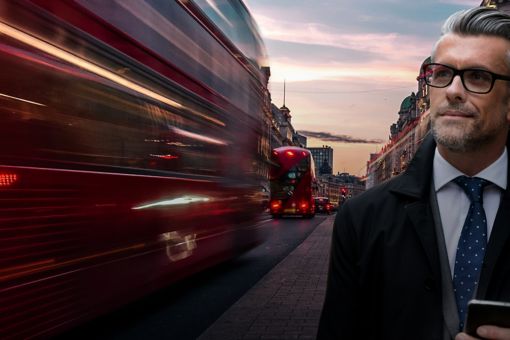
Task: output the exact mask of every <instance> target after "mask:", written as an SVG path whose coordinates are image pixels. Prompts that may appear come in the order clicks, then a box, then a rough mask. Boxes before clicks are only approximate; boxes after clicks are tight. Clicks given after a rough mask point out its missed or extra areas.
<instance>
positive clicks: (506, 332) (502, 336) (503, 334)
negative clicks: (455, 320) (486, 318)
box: [455, 326, 510, 340]
mask: <svg viewBox="0 0 510 340" xmlns="http://www.w3.org/2000/svg"><path fill="white" fill-rule="evenodd" d="M476 333H477V334H478V335H479V336H481V337H482V338H484V339H492V340H510V328H502V327H496V326H480V327H478V328H477V329H476ZM476 339H478V338H473V337H472V336H469V335H467V334H466V333H459V334H457V336H456V337H455V340H476Z"/></svg>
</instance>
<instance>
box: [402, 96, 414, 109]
mask: <svg viewBox="0 0 510 340" xmlns="http://www.w3.org/2000/svg"><path fill="white" fill-rule="evenodd" d="M412 98H413V96H407V97H406V98H405V99H404V100H403V101H402V104H400V111H408V110H409V109H410V108H411V107H412V106H413V100H412Z"/></svg>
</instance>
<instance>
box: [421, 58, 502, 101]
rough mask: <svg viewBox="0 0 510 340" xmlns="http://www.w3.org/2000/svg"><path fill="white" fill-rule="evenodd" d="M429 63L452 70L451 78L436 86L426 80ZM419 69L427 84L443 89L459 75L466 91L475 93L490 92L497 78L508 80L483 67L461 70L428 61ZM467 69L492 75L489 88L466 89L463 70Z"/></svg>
mask: <svg viewBox="0 0 510 340" xmlns="http://www.w3.org/2000/svg"><path fill="white" fill-rule="evenodd" d="M431 65H439V66H442V67H445V68H447V69H449V70H451V71H453V75H452V78H451V79H450V81H449V82H448V83H447V84H445V85H444V86H437V85H432V84H430V83H429V82H428V80H427V76H426V73H425V70H426V68H427V67H429V66H431ZM421 71H422V76H421V78H422V79H423V80H424V81H425V83H426V84H427V85H429V86H432V87H435V88H440V89H443V88H445V87H448V86H450V85H451V84H452V82H453V79H455V77H456V76H459V77H460V80H461V81H462V86H464V89H466V91H468V92H472V93H477V94H487V93H489V92H491V91H492V89H493V88H494V83H495V82H496V80H498V79H500V80H505V81H510V76H505V75H502V74H497V73H494V72H491V71H488V70H485V69H481V68H465V69H462V70H458V69H456V68H454V67H451V66H448V65H444V64H440V63H428V64H425V65H423V66H422V68H421ZM467 71H481V72H485V73H488V74H490V75H491V77H492V83H491V86H490V87H489V89H488V90H487V91H485V92H479V91H472V90H470V89H468V88H467V86H466V84H465V83H464V72H467Z"/></svg>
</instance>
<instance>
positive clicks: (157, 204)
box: [132, 196, 210, 210]
mask: <svg viewBox="0 0 510 340" xmlns="http://www.w3.org/2000/svg"><path fill="white" fill-rule="evenodd" d="M209 200H210V199H209V198H207V197H193V196H184V197H179V198H174V199H172V200H165V201H159V202H155V203H149V204H145V205H141V206H138V207H134V208H132V209H133V210H138V209H147V208H152V207H160V206H165V205H181V204H190V203H195V202H208V201H209Z"/></svg>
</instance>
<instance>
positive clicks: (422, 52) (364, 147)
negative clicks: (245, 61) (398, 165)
mask: <svg viewBox="0 0 510 340" xmlns="http://www.w3.org/2000/svg"><path fill="white" fill-rule="evenodd" d="M244 2H245V4H246V5H247V7H248V8H249V10H250V12H251V13H252V15H253V17H254V18H255V21H256V22H257V24H258V26H259V29H260V31H261V33H262V38H263V40H264V43H265V45H266V49H267V52H268V56H269V66H270V67H271V78H270V81H269V90H270V92H271V97H272V101H273V103H274V104H275V105H276V106H278V107H281V106H282V105H283V92H284V91H283V88H284V86H283V83H284V81H285V83H286V86H285V87H286V91H285V93H286V95H285V106H287V107H288V108H289V109H290V110H291V116H292V125H293V126H294V128H295V129H296V130H297V131H298V132H301V133H302V134H305V135H307V136H308V147H314V146H322V145H329V146H331V147H333V149H334V155H333V158H334V163H333V171H334V173H337V172H348V173H350V174H353V175H358V176H362V175H364V174H365V173H366V163H367V161H368V159H369V156H370V153H373V152H378V151H379V150H380V149H381V147H382V146H383V145H384V144H385V143H387V142H388V137H389V128H390V125H391V124H393V123H395V122H396V121H397V119H398V111H399V109H400V105H401V103H402V101H403V100H404V99H405V98H406V97H407V96H409V95H410V94H411V93H412V92H416V91H417V87H418V83H417V81H416V76H417V75H418V73H419V68H420V66H421V64H422V62H423V61H424V60H425V58H427V57H428V56H429V55H430V51H431V49H432V46H433V45H434V43H435V41H436V40H437V39H438V38H439V35H440V30H441V25H442V23H443V22H444V20H445V19H446V18H447V17H448V16H449V15H450V14H452V13H454V12H456V11H458V10H461V9H466V8H469V7H476V6H479V5H480V3H481V0H415V1H409V0H364V1H352V0H351V1H347V0H245V1H244Z"/></svg>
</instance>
